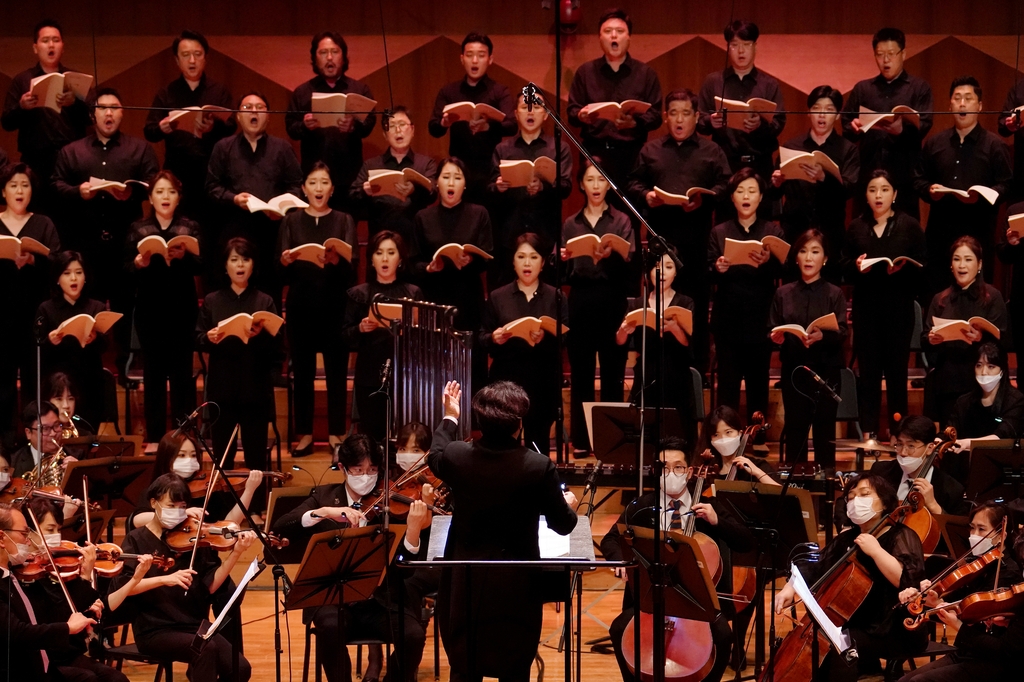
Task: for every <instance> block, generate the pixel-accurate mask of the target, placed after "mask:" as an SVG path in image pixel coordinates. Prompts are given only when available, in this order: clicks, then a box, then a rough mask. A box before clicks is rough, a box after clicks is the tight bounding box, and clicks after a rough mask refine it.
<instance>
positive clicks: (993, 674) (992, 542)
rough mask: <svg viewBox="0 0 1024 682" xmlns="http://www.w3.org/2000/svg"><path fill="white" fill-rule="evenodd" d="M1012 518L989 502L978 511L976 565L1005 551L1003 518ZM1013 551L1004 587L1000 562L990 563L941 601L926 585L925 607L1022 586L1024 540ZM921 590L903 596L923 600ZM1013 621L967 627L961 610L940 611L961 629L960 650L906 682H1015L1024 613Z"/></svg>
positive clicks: (973, 527)
mask: <svg viewBox="0 0 1024 682" xmlns="http://www.w3.org/2000/svg"><path fill="white" fill-rule="evenodd" d="M1007 514H1008V510H1007V508H1006V507H1005V506H1004V505H1002V504H996V503H992V502H986V503H984V504H981V505H979V506H977V507H975V508H974V510H973V511H972V513H971V517H970V531H971V535H970V542H971V554H970V555H968V557H967V560H968V561H973V560H975V559H977V558H978V557H982V556H984V555H985V554H986V553H987V552H989V551H990V550H992V549H1000V550H1005V548H1006V546H1007V544H1009V543H1007V542H1006V540H1007V537H1006V535H1004V534H1003V533H1002V532H1001V527H1002V523H1003V519H1004V518H1006V516H1007ZM1012 545H1013V551H1012V552H1010V551H1007V552H1005V553H1004V554H1003V557H1002V566H1001V567H999V583H998V585H996V584H995V574H996V565H997V562H996V561H992V562H990V563H987V564H985V566H984V567H983V568H981V569H980V570H979V571H977V572H976V573H975V574H974V575H975V577H974V579H973V580H972V581H971V582H970V584H969V585H968V586H967V587H964V588H961V589H959V590H955V591H953V592H950V593H946V594H943V595H942V597H941V598H940V597H939V596H938V595H937V594H936V591H935V590H934V589H929V588H931V587H932V583H931V582H930V581H928V580H923V581H921V585H920V589H921V590H924V591H925V592H926V596H925V606H927V607H929V608H934V607H936V606H939V605H941V603H942V602H944V603H952V602H955V601H958V600H960V599H961V598H963V597H966V596H968V595H969V594H971V593H974V592H978V591H979V590H988V589H992V588H993V586H995V587H1009V586H1010V585H1014V584H1016V583H1019V582H1021V580H1022V578H1021V571H1020V566H1021V561H1022V559H1024V536H1018V538H1017V541H1016V542H1014V543H1012ZM919 594H920V592H919V591H918V590H917V589H915V588H912V587H911V588H907V589H906V590H904V591H903V592H901V593H900V599H901V600H902V601H904V602H906V601H909V600H910V599H912V598H914V597H916V596H918V595H919ZM1015 611H1016V612H1015V613H1014V615H1013V617H1011V618H1007V617H1005V616H998V617H995V618H991V619H989V620H988V621H985V622H981V623H970V624H966V623H963V622H961V621H960V619H959V618H958V617H957V614H956V612H955V611H952V610H939V611H936V612H935V615H936V616H937V617H938V618H939V620H940V621H941V622H942V623H943V625H944V626H945V627H948V628H954V629H958V632H957V634H956V640H955V642H954V643H955V646H956V651H955V652H953V653H951V654H949V655H948V656H945V657H944V658H941V659H939V660H937V661H934V662H932V663H929V664H928V665H926V666H923V667H921V668H918V669H917V670H915V671H913V672H910V673H908V674H907V675H904V676H903V678H902V679H901V680H900V682H909V681H911V680H913V682H961V681H962V680H968V679H974V680H989V679H991V680H999V679H1010V677H1011V673H1012V672H1019V670H1020V665H1021V663H1022V662H1024V610H1022V609H1020V608H1018V609H1016V610H1015Z"/></svg>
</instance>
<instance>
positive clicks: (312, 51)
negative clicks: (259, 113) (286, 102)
mask: <svg viewBox="0 0 1024 682" xmlns="http://www.w3.org/2000/svg"><path fill="white" fill-rule="evenodd" d="M325 38H330V39H331V40H332V41H334V44H335V45H337V46H338V47H340V48H341V75H342V76H344V75H345V74H346V73H348V43H346V42H345V39H344V38H342V37H341V34H340V33H338V32H337V31H320V32H319V33H317V34H316V35H315V36H313V40H312V41H311V42H310V45H309V60H310V62H311V63H312V64H313V73H315V74H316V75H318V76H319V75H320V72H319V71H317V70H316V51H317V48H319V47H320V41H321V40H324V39H325ZM264 101H266V100H264Z"/></svg>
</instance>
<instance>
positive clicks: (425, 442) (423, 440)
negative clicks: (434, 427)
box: [395, 422, 432, 452]
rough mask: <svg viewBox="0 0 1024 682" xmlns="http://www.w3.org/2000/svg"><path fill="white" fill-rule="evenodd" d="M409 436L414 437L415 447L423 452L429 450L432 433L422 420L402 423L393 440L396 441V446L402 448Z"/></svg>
mask: <svg viewBox="0 0 1024 682" xmlns="http://www.w3.org/2000/svg"><path fill="white" fill-rule="evenodd" d="M410 438H415V439H416V447H418V448H419V449H420V450H423V451H424V452H426V451H428V450H430V440H431V438H432V435H431V433H430V428H429V427H428V426H427V425H426V424H424V423H423V422H409V423H408V424H403V425H402V428H400V429H398V437H397V438H396V439H395V442H396V443H398V447H399V448H402V447H405V445H406V444H407V443H408V442H409V439H410Z"/></svg>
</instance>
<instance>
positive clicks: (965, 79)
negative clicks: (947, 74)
mask: <svg viewBox="0 0 1024 682" xmlns="http://www.w3.org/2000/svg"><path fill="white" fill-rule="evenodd" d="M963 85H969V86H971V87H972V88H974V94H975V95H977V96H978V101H979V102H980V101H981V83H979V82H978V79H977V78H975V77H974V76H957V77H956V78H954V79H953V82H952V83H950V84H949V96H950V97H952V96H953V91H954V90H956V89H957V88H959V87H961V86H963Z"/></svg>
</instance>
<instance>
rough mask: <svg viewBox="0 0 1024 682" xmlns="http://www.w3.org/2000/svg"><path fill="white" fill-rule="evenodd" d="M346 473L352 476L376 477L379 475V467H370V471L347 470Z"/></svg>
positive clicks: (359, 469)
mask: <svg viewBox="0 0 1024 682" xmlns="http://www.w3.org/2000/svg"><path fill="white" fill-rule="evenodd" d="M345 471H346V473H348V474H349V475H350V476H376V475H377V473H378V471H377V467H370V468H369V469H362V468H358V467H357V468H355V469H346V470H345Z"/></svg>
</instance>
